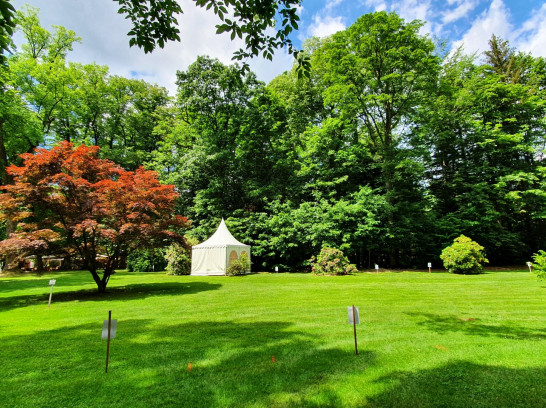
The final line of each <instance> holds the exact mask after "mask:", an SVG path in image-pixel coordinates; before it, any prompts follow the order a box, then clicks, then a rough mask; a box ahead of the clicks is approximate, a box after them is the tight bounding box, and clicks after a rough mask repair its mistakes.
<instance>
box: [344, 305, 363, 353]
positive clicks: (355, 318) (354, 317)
mask: <svg viewBox="0 0 546 408" xmlns="http://www.w3.org/2000/svg"><path fill="white" fill-rule="evenodd" d="M347 312H348V314H349V324H352V325H353V332H354V334H355V355H356V356H358V346H357V343H356V325H357V324H360V316H359V313H358V307H355V305H353V306H347Z"/></svg>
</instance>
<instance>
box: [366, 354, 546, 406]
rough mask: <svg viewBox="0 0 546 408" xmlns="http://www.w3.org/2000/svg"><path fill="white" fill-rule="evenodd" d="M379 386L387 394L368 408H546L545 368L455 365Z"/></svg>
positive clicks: (396, 376)
mask: <svg viewBox="0 0 546 408" xmlns="http://www.w3.org/2000/svg"><path fill="white" fill-rule="evenodd" d="M377 381H378V382H382V383H385V384H386V385H387V390H386V391H385V392H383V393H381V394H379V395H377V396H375V397H372V398H369V399H368V404H367V405H366V406H369V407H382V408H383V407H421V408H428V407H430V408H432V407H434V408H435V407H450V408H458V407H460V408H468V407H490V408H497V407H526V408H530V407H545V406H546V387H544V381H546V368H544V367H541V368H525V369H515V368H507V367H496V366H488V365H480V364H474V363H471V362H467V361H455V362H451V363H449V364H446V365H445V366H442V367H438V368H434V369H430V370H421V371H417V372H395V373H393V374H390V375H388V376H385V377H383V378H379V379H378V380H377Z"/></svg>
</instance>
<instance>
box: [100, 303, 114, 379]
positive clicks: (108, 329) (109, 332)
mask: <svg viewBox="0 0 546 408" xmlns="http://www.w3.org/2000/svg"><path fill="white" fill-rule="evenodd" d="M117 326H118V321H117V319H114V320H112V311H111V310H109V311H108V320H105V321H104V322H103V323H102V339H103V340H106V372H108V361H109V360H110V340H111V339H113V338H114V337H116V330H117Z"/></svg>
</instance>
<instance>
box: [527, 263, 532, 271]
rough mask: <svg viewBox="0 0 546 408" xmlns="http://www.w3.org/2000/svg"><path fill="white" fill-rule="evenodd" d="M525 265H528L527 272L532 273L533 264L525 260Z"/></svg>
mask: <svg viewBox="0 0 546 408" xmlns="http://www.w3.org/2000/svg"><path fill="white" fill-rule="evenodd" d="M527 266H528V267H529V273H533V264H532V263H531V262H527Z"/></svg>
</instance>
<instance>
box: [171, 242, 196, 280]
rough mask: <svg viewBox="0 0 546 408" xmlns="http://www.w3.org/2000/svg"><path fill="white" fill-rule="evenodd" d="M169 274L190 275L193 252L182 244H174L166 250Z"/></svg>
mask: <svg viewBox="0 0 546 408" xmlns="http://www.w3.org/2000/svg"><path fill="white" fill-rule="evenodd" d="M165 258H166V259H167V268H166V270H167V274H169V275H189V274H190V273H191V252H190V251H189V250H188V249H187V248H185V247H184V246H182V245H180V244H172V245H171V246H169V247H168V248H167V250H166V251H165Z"/></svg>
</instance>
